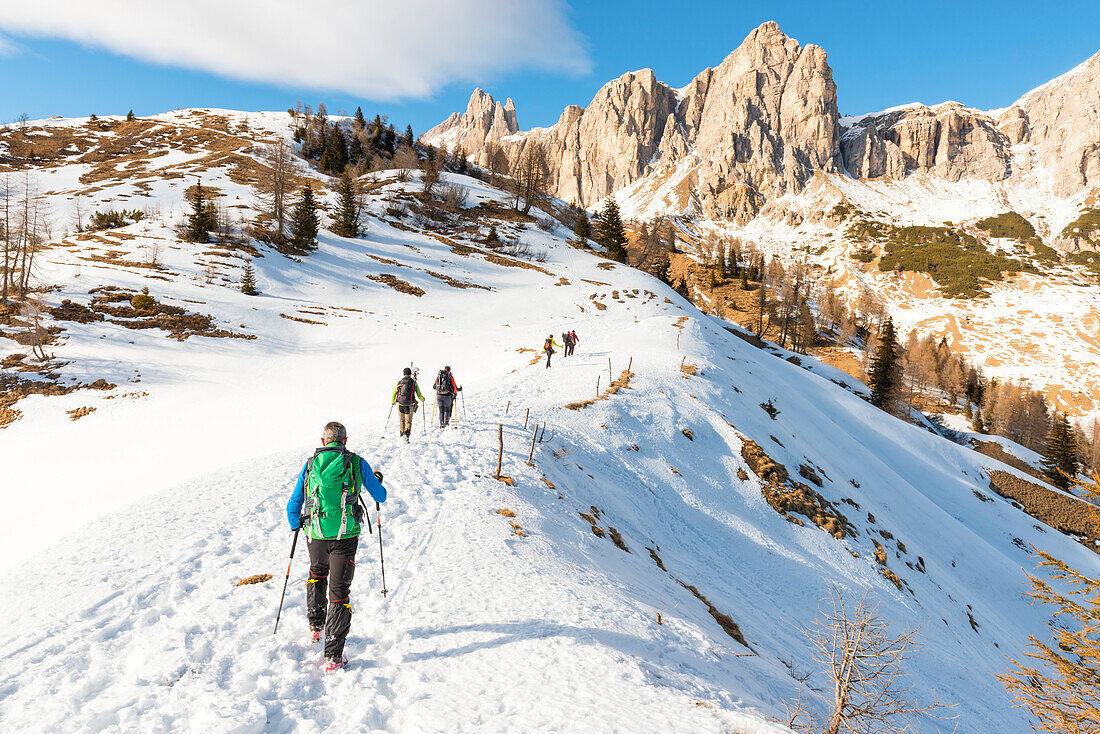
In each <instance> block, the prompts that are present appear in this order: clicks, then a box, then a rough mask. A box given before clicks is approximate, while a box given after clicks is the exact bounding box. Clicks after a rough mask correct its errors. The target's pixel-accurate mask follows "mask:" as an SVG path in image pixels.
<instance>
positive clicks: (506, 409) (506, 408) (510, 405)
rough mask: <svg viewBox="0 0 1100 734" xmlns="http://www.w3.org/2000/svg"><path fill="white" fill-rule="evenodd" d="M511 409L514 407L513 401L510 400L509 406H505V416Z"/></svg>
mask: <svg viewBox="0 0 1100 734" xmlns="http://www.w3.org/2000/svg"><path fill="white" fill-rule="evenodd" d="M511 407H512V401H511V400H509V401H508V404H507V405H505V406H504V413H505V415H507V413H508V409H509V408H511Z"/></svg>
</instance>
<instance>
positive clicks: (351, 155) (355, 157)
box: [348, 135, 363, 165]
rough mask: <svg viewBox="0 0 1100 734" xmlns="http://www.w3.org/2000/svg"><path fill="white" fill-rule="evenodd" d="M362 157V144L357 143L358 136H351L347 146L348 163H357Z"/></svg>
mask: <svg viewBox="0 0 1100 734" xmlns="http://www.w3.org/2000/svg"><path fill="white" fill-rule="evenodd" d="M362 157H363V144H362V143H361V142H359V136H358V135H352V136H351V143H350V144H348V163H351V164H352V165H354V164H356V163H358V162H359V159H360V158H362Z"/></svg>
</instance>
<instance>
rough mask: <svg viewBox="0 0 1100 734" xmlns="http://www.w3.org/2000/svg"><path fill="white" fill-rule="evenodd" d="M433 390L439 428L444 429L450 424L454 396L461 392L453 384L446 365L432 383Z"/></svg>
mask: <svg viewBox="0 0 1100 734" xmlns="http://www.w3.org/2000/svg"><path fill="white" fill-rule="evenodd" d="M432 389H433V390H435V402H436V404H437V405H438V406H439V427H440V428H446V427H447V424H448V423H450V422H451V411H452V410H453V409H454V407H455V396H456V395H458V393H460V392H462V388H461V387H459V386H458V383H456V382H455V378H454V375H452V374H451V366H450V365H447V366H446V367H444V368H443V369H441V370H440V371H439V374H438V375H436V377H435V382H433V383H432Z"/></svg>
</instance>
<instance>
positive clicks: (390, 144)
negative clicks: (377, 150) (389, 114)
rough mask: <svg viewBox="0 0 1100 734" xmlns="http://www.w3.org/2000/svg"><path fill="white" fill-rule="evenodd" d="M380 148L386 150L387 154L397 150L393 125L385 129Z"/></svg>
mask: <svg viewBox="0 0 1100 734" xmlns="http://www.w3.org/2000/svg"><path fill="white" fill-rule="evenodd" d="M382 147H384V148H385V149H386V152H387V153H393V151H394V150H396V149H397V133H396V132H394V129H393V123H390V126H389V127H387V128H386V132H385V134H384V135H383V136H382Z"/></svg>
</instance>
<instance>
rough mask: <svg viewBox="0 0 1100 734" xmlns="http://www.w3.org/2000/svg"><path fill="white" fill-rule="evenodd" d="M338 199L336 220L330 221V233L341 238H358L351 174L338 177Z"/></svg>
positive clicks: (357, 216) (357, 219) (356, 202)
mask: <svg viewBox="0 0 1100 734" xmlns="http://www.w3.org/2000/svg"><path fill="white" fill-rule="evenodd" d="M338 195H339V197H340V200H339V202H337V204H336V218H335V219H333V221H332V231H333V232H335V233H336V234H338V235H340V236H341V237H358V236H359V202H358V201H356V196H355V182H354V181H353V180H352V178H351V174H349V173H347V172H346V171H345V172H344V175H343V176H341V177H340V189H339V192H338Z"/></svg>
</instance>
